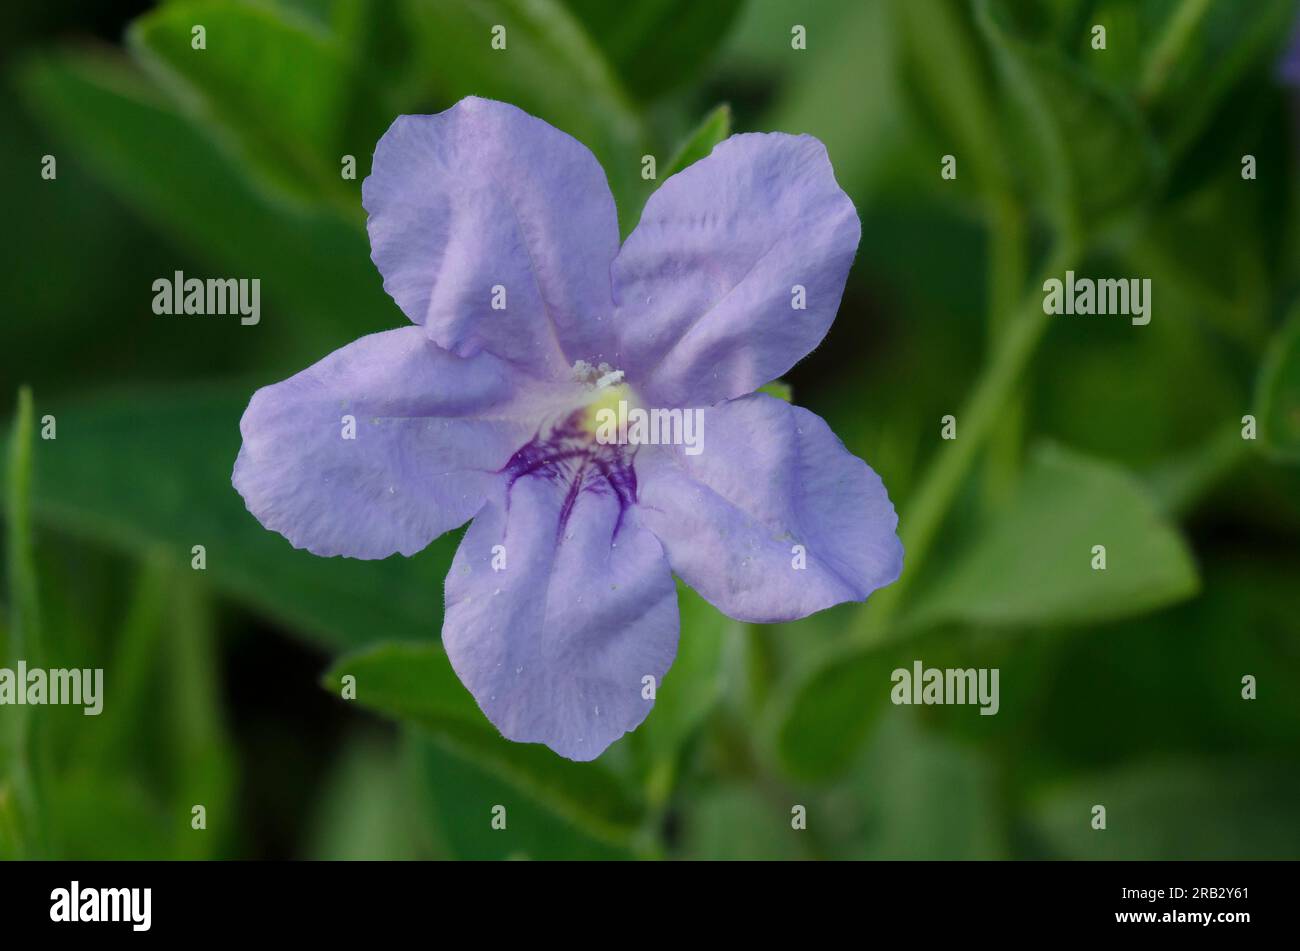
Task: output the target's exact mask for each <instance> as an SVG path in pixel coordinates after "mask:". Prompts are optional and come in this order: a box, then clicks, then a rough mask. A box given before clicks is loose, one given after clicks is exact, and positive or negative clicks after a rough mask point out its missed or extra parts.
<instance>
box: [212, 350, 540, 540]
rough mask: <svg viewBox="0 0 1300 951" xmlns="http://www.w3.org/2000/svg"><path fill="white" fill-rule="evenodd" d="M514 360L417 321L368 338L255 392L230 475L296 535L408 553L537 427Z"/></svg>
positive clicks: (481, 494) (458, 518)
mask: <svg viewBox="0 0 1300 951" xmlns="http://www.w3.org/2000/svg"><path fill="white" fill-rule="evenodd" d="M508 369H509V368H508V367H507V366H506V365H505V364H504V363H502V361H500V360H498V359H497V358H495V357H493V356H491V355H489V354H481V355H479V356H477V357H474V358H472V359H463V358H461V357H457V356H454V355H453V354H450V353H448V352H446V351H445V350H442V349H440V348H439V347H437V346H436V345H435V344H433V343H432V342H431V341H430V340H429V339H428V338H427V337H426V336H425V335H424V332H423V331H422V330H421V329H420V328H418V327H404V328H402V329H400V330H390V331H387V332H385V333H377V334H371V335H370V336H367V337H362V338H361V339H360V340H357V341H355V342H354V343H351V344H348V345H347V346H346V347H343V348H342V349H340V350H337V351H335V352H334V353H332V354H330V355H329V356H328V357H326V358H325V359H324V360H321V361H320V362H319V363H317V364H315V365H314V366H311V367H309V368H307V369H306V370H303V371H302V372H301V373H299V374H297V375H296V376H292V377H290V378H289V379H287V380H284V381H283V382H281V383H276V384H274V385H272V386H267V387H263V388H262V389H260V390H258V391H257V392H256V393H254V394H253V398H252V400H251V401H250V402H249V404H248V409H247V410H246V411H245V412H244V417H243V419H242V420H241V421H240V424H239V426H240V431H241V432H242V433H243V437H244V443H243V446H242V447H241V449H240V451H239V457H238V458H237V459H236V460H235V471H234V479H233V481H234V485H235V488H236V489H237V490H238V491H239V494H240V495H242V496H243V497H244V502H245V504H246V505H247V506H248V510H249V511H250V512H252V513H253V514H254V515H255V516H257V519H258V521H260V522H261V523H262V524H263V525H264V526H265V527H267V528H269V529H271V530H273V531H277V532H279V533H280V534H282V535H284V536H285V537H286V538H287V539H289V541H290V542H292V543H293V545H294V547H295V548H306V549H307V550H308V551H311V552H312V553H314V554H317V555H348V556H351V557H353V558H384V557H386V556H388V555H391V554H393V553H394V552H401V553H402V554H403V555H412V554H414V553H415V552H417V551H419V550H420V549H422V548H424V547H425V546H426V545H428V544H429V542H430V541H432V540H433V539H434V538H436V537H438V536H439V535H441V534H442V533H443V532H445V531H448V530H449V529H452V528H455V527H456V526H457V525H462V524H464V523H465V522H466V521H468V520H469V518H470V517H471V516H472V515H473V514H474V513H475V512H476V511H478V509H479V508H480V507H481V506H482V504H483V500H484V498H485V496H486V492H487V490H488V487H489V486H491V485H492V484H493V483H494V482H497V481H499V480H500V478H501V477H500V476H499V475H498V474H497V470H499V469H500V468H501V466H502V465H504V464H505V462H506V460H507V459H509V457H510V454H511V453H512V452H513V451H514V450H515V449H517V448H518V447H519V446H520V445H521V444H522V443H524V442H526V441H527V439H528V438H529V435H530V426H529V425H528V423H527V422H526V419H528V418H531V417H525V416H524V415H523V413H522V410H521V407H520V404H522V403H523V402H524V399H525V397H524V395H523V394H521V393H520V392H519V391H518V389H517V385H516V384H515V383H514V382H512V380H511V376H510V375H509V373H508ZM533 395H534V394H531V393H530V394H528V396H529V397H533ZM540 412H541V410H538V413H539V414H540ZM483 414H490V416H491V418H490V419H489V418H478V417H479V416H480V415H483ZM348 416H350V417H352V418H353V420H354V421H355V422H354V425H353V432H354V433H355V438H346V436H347V435H348V433H347V428H348V421H347V420H346V419H345V417H348Z"/></svg>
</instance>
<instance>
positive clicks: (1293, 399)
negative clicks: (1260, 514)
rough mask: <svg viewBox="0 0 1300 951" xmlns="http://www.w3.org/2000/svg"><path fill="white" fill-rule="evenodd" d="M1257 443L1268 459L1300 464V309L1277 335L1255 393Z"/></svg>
mask: <svg viewBox="0 0 1300 951" xmlns="http://www.w3.org/2000/svg"><path fill="white" fill-rule="evenodd" d="M1255 420H1256V422H1257V423H1258V424H1259V433H1258V437H1259V438H1258V442H1259V446H1260V448H1261V449H1263V450H1264V452H1266V453H1267V454H1268V455H1269V456H1271V457H1273V458H1275V459H1277V460H1279V461H1283V462H1293V463H1294V462H1300V306H1297V307H1295V308H1294V309H1293V310H1292V311H1291V315H1290V317H1289V318H1287V321H1286V323H1284V324H1283V325H1282V328H1281V329H1280V330H1279V331H1278V332H1277V334H1276V336H1274V338H1273V341H1272V343H1271V344H1270V345H1269V348H1268V353H1267V355H1266V356H1265V357H1264V365H1263V366H1262V367H1261V368H1260V373H1259V382H1258V385H1257V386H1256V390H1255Z"/></svg>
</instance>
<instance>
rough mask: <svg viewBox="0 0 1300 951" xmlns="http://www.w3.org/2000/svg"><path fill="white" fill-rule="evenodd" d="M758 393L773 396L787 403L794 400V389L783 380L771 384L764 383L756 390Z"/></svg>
mask: <svg viewBox="0 0 1300 951" xmlns="http://www.w3.org/2000/svg"><path fill="white" fill-rule="evenodd" d="M758 392H760V393H766V394H767V395H768V396H775V397H776V398H777V399H779V400H785V401H786V402H787V403H789V402H791V401H792V400H793V399H794V387H792V386H791V385H790V384H789V383H787V382H785V380H773V381H772V382H771V383H764V384H763V385H762V386H760V387H759V388H758Z"/></svg>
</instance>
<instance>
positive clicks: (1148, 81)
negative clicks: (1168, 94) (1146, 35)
mask: <svg viewBox="0 0 1300 951" xmlns="http://www.w3.org/2000/svg"><path fill="white" fill-rule="evenodd" d="M1209 8H1210V0H1183V2H1182V4H1180V5H1179V7H1178V9H1177V10H1175V11H1174V12H1173V14H1172V15H1171V16H1170V17H1169V18H1168V19H1167V20H1166V21H1165V28H1164V31H1163V32H1162V33H1161V34H1160V38H1159V39H1157V40H1156V43H1155V46H1154V47H1152V49H1151V55H1150V57H1149V58H1148V59H1147V63H1146V68H1145V69H1144V70H1143V71H1142V79H1141V82H1140V83H1139V84H1138V99H1139V100H1140V101H1142V102H1144V103H1149V102H1151V101H1152V100H1153V99H1155V98H1156V97H1157V96H1159V95H1160V92H1161V90H1162V89H1163V88H1164V84H1165V80H1166V79H1167V78H1168V77H1169V70H1170V69H1171V68H1172V67H1173V65H1174V63H1176V62H1177V61H1178V57H1179V56H1181V55H1182V52H1183V50H1184V49H1185V48H1186V46H1187V43H1188V41H1190V40H1191V38H1192V34H1193V33H1195V32H1196V27H1197V25H1198V24H1199V23H1200V22H1201V19H1202V18H1203V17H1204V16H1205V13H1206V11H1207V10H1209Z"/></svg>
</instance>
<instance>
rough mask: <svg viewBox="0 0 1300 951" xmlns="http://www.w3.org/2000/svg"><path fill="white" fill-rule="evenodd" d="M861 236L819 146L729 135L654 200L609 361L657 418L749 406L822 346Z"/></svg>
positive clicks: (637, 243)
mask: <svg viewBox="0 0 1300 951" xmlns="http://www.w3.org/2000/svg"><path fill="white" fill-rule="evenodd" d="M860 236H861V225H860V223H859V222H858V215H857V212H856V211H855V210H854V208H853V202H852V201H850V200H849V197H848V196H847V195H845V194H844V192H843V191H842V190H841V189H840V187H839V185H837V184H836V183H835V176H834V174H833V172H832V171H831V165H830V161H829V159H828V158H827V156H826V148H825V147H824V146H823V145H822V144H821V142H819V141H818V140H817V139H814V138H812V137H811V136H806V135H801V136H790V135H781V134H776V133H771V134H748V135H734V136H732V137H731V138H729V139H727V140H726V141H725V142H722V143H721V144H719V145H718V146H717V147H716V148H715V149H714V150H713V152H712V154H710V155H709V156H708V157H707V158H705V159H702V160H700V161H699V162H696V163H695V164H694V165H691V166H690V167H688V168H687V169H685V170H684V171H682V172H680V173H679V174H677V175H674V176H673V177H672V178H670V179H668V181H666V182H664V184H663V186H662V187H661V188H660V189H659V190H658V191H656V192H655V193H654V194H653V195H651V196H650V200H649V201H648V202H647V203H646V207H645V211H644V213H643V214H642V215H641V222H640V224H638V225H637V227H636V230H635V231H633V232H632V234H631V235H630V236H629V237H628V239H627V241H626V242H625V243H624V244H623V248H622V250H621V251H620V252H619V255H618V257H617V258H616V259H615V260H614V266H613V278H614V300H615V305H616V309H615V330H616V332H617V333H618V334H619V337H620V343H619V347H620V352H619V353H618V354H617V355H616V356H615V357H614V358H613V359H610V360H609V361H608V362H609V363H611V364H612V365H614V366H617V367H618V368H620V369H622V370H624V371H625V372H626V374H627V379H628V380H629V381H630V382H631V383H632V384H633V385H634V386H636V387H637V388H638V389H639V390H640V391H641V392H642V393H644V394H645V395H646V396H647V397H648V398H649V400H650V402H652V403H654V404H655V405H662V406H707V405H710V404H712V403H716V402H719V401H721V400H724V399H730V398H732V397H737V396H743V395H745V394H746V393H751V392H753V391H754V390H756V389H758V387H760V386H762V385H763V384H764V383H767V382H769V381H771V380H775V379H776V378H777V377H779V376H781V374H783V373H785V371H787V370H788V369H790V367H791V366H793V365H794V364H795V363H796V362H797V361H798V360H800V359H802V358H803V357H804V356H806V355H807V354H808V353H809V351H811V350H812V349H813V347H815V346H817V344H818V343H819V342H820V341H821V339H822V337H824V336H825V335H826V331H827V329H829V327H830V325H831V321H832V320H834V318H835V312H836V310H838V309H839V306H840V295H841V294H842V293H843V292H844V283H845V280H846V279H847V277H848V273H849V266H850V265H851V264H852V263H853V255H854V254H855V253H856V251H857V247H858V239H859V237H860ZM796 285H797V286H798V287H802V288H803V289H804V290H803V296H804V303H805V304H806V309H796V308H795V306H794V304H795V303H796V302H797V300H796V295H797V294H798V293H799V292H798V288H797V287H796Z"/></svg>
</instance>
